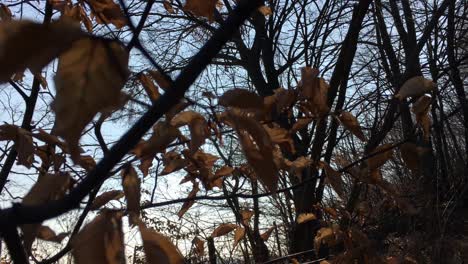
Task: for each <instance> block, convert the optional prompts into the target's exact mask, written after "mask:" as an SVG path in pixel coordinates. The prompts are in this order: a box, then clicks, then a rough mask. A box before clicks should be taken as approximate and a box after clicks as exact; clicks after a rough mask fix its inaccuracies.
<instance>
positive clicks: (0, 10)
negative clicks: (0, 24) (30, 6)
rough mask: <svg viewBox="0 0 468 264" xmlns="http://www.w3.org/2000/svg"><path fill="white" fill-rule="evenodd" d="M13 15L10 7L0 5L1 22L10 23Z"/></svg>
mask: <svg viewBox="0 0 468 264" xmlns="http://www.w3.org/2000/svg"><path fill="white" fill-rule="evenodd" d="M12 17H13V15H12V14H11V10H10V9H9V8H8V6H6V5H4V4H2V3H0V20H1V21H10V20H11V18H12Z"/></svg>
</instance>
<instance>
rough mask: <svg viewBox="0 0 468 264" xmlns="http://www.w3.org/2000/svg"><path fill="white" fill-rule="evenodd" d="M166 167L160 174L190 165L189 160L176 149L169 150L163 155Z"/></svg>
mask: <svg viewBox="0 0 468 264" xmlns="http://www.w3.org/2000/svg"><path fill="white" fill-rule="evenodd" d="M163 164H164V166H165V167H164V169H163V170H162V172H161V173H160V175H166V174H169V173H172V172H175V171H178V170H180V169H182V168H184V167H185V166H187V165H188V161H187V160H186V159H183V158H182V156H181V155H180V154H178V153H177V152H175V151H170V152H167V153H166V154H165V155H164V156H163Z"/></svg>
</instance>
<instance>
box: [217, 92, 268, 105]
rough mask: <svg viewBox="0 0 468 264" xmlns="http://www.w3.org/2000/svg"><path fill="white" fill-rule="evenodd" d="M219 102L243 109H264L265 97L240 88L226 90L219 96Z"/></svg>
mask: <svg viewBox="0 0 468 264" xmlns="http://www.w3.org/2000/svg"><path fill="white" fill-rule="evenodd" d="M219 104H220V105H222V106H230V107H238V108H241V109H258V110H262V109H263V99H262V98H261V97H260V96H259V95H257V94H256V93H254V92H250V91H247V90H245V89H239V88H235V89H231V90H228V91H226V92H225V93H224V94H223V95H222V96H221V97H219Z"/></svg>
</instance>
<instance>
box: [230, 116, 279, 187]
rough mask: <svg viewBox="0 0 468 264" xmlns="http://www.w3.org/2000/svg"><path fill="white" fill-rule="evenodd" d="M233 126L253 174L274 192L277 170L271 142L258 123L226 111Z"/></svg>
mask: <svg viewBox="0 0 468 264" xmlns="http://www.w3.org/2000/svg"><path fill="white" fill-rule="evenodd" d="M228 113H229V115H228V117H229V119H230V120H232V123H233V125H234V128H235V129H236V132H237V134H238V135H239V141H240V143H241V146H242V150H243V152H244V154H245V156H246V158H247V161H248V162H249V165H250V166H251V167H252V168H253V169H254V171H255V175H256V176H257V177H258V178H259V179H260V181H261V182H262V183H263V184H264V185H265V186H266V188H267V189H268V190H269V191H271V192H274V191H276V189H277V186H278V170H277V168H276V164H275V162H274V157H273V143H272V141H271V139H270V136H269V135H268V133H267V132H266V131H265V129H264V128H263V127H262V125H261V124H260V123H258V122H257V121H256V120H255V119H253V118H250V117H248V116H246V115H243V114H239V113H238V112H236V111H230V112H228Z"/></svg>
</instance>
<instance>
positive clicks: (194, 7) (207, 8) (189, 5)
mask: <svg viewBox="0 0 468 264" xmlns="http://www.w3.org/2000/svg"><path fill="white" fill-rule="evenodd" d="M217 3H218V0H187V1H186V2H185V5H184V10H185V11H188V12H190V13H192V14H194V15H195V16H201V17H206V18H208V20H209V21H210V22H211V21H213V20H214V11H215V9H216V4H217Z"/></svg>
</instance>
